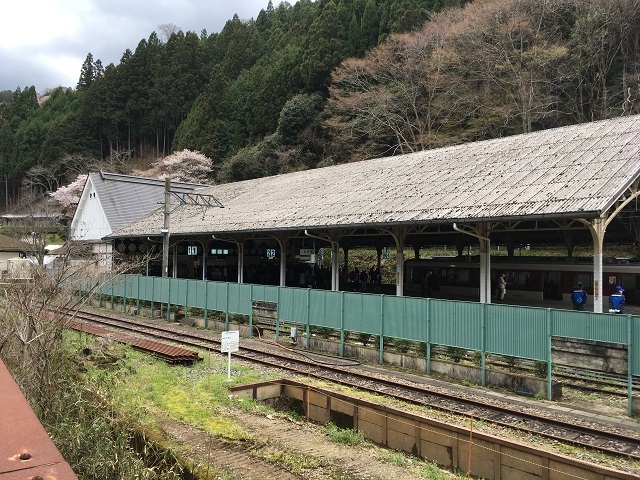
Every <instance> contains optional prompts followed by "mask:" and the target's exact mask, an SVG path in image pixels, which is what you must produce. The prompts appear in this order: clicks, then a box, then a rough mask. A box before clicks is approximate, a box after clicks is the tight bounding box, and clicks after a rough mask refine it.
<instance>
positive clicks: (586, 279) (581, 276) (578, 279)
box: [573, 273, 593, 288]
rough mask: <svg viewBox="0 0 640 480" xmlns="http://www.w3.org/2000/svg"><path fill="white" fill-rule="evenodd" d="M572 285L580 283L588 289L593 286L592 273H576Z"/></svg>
mask: <svg viewBox="0 0 640 480" xmlns="http://www.w3.org/2000/svg"><path fill="white" fill-rule="evenodd" d="M574 279H575V281H574V282H573V284H574V285H577V284H579V283H581V284H582V285H584V287H585V288H590V287H591V285H593V274H592V273H576V275H575V278H574Z"/></svg>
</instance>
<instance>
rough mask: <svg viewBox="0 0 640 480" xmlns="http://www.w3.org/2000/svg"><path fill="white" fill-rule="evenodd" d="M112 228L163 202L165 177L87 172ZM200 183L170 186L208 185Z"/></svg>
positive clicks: (185, 190)
mask: <svg viewBox="0 0 640 480" xmlns="http://www.w3.org/2000/svg"><path fill="white" fill-rule="evenodd" d="M89 179H90V181H91V182H92V184H93V186H94V188H95V190H96V194H97V196H98V199H99V200H100V205H101V206H102V208H103V210H104V213H105V215H106V217H107V221H108V222H109V225H110V226H111V230H112V231H116V230H118V229H120V228H122V227H124V226H125V225H128V224H129V223H131V222H133V221H135V220H137V219H139V218H141V217H143V216H145V215H148V214H149V213H150V212H153V211H154V210H155V209H157V208H158V207H159V204H161V203H163V202H164V184H165V181H164V179H157V178H146V177H134V176H131V175H121V174H118V173H107V172H95V173H90V174H89ZM207 186H208V185H201V184H199V183H187V182H173V181H172V182H171V189H172V190H173V191H176V192H179V193H188V192H192V191H194V190H196V189H199V188H203V187H207Z"/></svg>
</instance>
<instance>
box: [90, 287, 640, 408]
mask: <svg viewBox="0 0 640 480" xmlns="http://www.w3.org/2000/svg"><path fill="white" fill-rule="evenodd" d="M81 290H84V291H91V290H92V289H91V288H89V286H87V288H85V289H81ZM98 294H99V295H101V296H105V295H106V296H111V297H120V298H122V299H123V303H124V304H125V305H126V302H127V301H129V302H137V304H138V305H139V303H140V302H141V301H145V302H151V303H152V304H154V303H157V304H166V305H167V306H171V305H173V306H176V305H178V306H181V307H183V308H184V309H185V311H186V309H188V308H197V309H201V310H203V311H204V317H205V326H207V325H206V322H207V311H220V312H225V319H226V325H227V327H228V323H229V314H239V315H245V316H248V317H249V323H250V329H249V331H251V325H252V322H253V315H252V312H253V308H252V306H253V301H264V302H273V303H276V304H277V314H276V321H275V323H276V333H277V334H278V332H279V326H280V324H282V323H285V322H286V324H287V325H295V326H297V327H298V328H299V329H301V330H306V332H307V346H308V341H309V337H310V336H309V330H310V328H311V327H325V328H331V329H335V330H337V331H339V333H340V339H341V340H340V341H341V345H340V352H343V351H344V337H345V335H344V334H345V332H358V333H364V334H371V335H377V336H379V338H380V342H379V350H380V362H381V363H382V360H383V356H384V338H385V337H386V338H393V339H402V340H409V341H415V342H423V343H424V344H425V345H426V348H425V353H426V358H427V372H428V373H429V372H430V361H429V359H430V348H431V345H432V344H436V345H445V346H451V347H457V348H461V349H466V350H474V351H477V352H480V355H481V364H482V378H483V383H484V378H485V356H486V354H496V355H505V356H511V357H518V358H523V359H530V360H534V361H540V362H546V363H547V372H548V378H547V380H548V383H549V385H548V387H549V388H548V389H547V390H548V392H549V396H550V395H551V339H552V337H554V336H561V337H569V338H576V339H581V340H591V341H595V342H610V343H618V344H622V345H625V346H627V347H628V362H629V363H628V365H629V368H628V376H629V378H628V380H629V386H631V385H632V376H633V375H639V374H640V352H639V351H638V350H639V346H640V316H635V315H617V314H610V313H592V312H582V311H573V310H560V309H552V308H537V307H524V306H514V305H504V304H486V303H477V302H465V301H455V300H441V299H433V298H414V297H397V296H387V295H380V294H366V293H364V294H363V293H351V292H334V291H327V290H314V289H304V288H294V287H276V286H268V285H252V284H238V283H227V282H214V281H203V280H191V279H182V278H160V277H145V276H139V275H124V276H120V277H117V278H115V279H110V280H109V281H107V282H106V283H104V285H103V286H101V288H100V289H99V292H98ZM127 299H128V300H127ZM629 402H631V387H629ZM630 405H631V403H630ZM629 408H630V409H631V407H629Z"/></svg>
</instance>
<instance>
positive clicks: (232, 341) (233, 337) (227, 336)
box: [220, 330, 240, 353]
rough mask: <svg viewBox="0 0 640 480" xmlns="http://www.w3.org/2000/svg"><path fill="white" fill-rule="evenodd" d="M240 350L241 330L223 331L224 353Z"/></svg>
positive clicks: (222, 348) (222, 347)
mask: <svg viewBox="0 0 640 480" xmlns="http://www.w3.org/2000/svg"><path fill="white" fill-rule="evenodd" d="M238 350H240V332H239V331H238V330H231V331H228V332H222V346H221V347H220V351H221V352H222V353H225V352H228V353H231V352H237V351H238Z"/></svg>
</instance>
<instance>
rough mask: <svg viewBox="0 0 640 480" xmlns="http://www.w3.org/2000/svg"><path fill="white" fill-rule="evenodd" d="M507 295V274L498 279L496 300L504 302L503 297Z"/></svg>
mask: <svg viewBox="0 0 640 480" xmlns="http://www.w3.org/2000/svg"><path fill="white" fill-rule="evenodd" d="M506 293H507V274H506V273H503V274H502V275H500V278H498V300H501V301H502V300H504V295H505V294H506Z"/></svg>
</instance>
